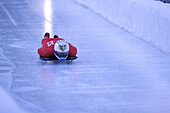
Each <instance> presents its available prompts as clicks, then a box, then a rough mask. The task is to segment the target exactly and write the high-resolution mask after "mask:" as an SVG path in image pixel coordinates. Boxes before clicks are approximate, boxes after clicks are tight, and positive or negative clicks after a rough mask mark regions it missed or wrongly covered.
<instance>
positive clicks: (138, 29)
mask: <svg viewBox="0 0 170 113" xmlns="http://www.w3.org/2000/svg"><path fill="white" fill-rule="evenodd" d="M76 2H77V3H79V4H81V5H82V6H84V7H86V8H88V9H90V10H92V11H93V12H95V13H96V14H98V15H100V16H102V17H103V18H104V19H106V20H107V21H109V22H111V23H112V24H115V25H117V26H118V27H120V28H122V29H125V30H126V31H128V32H130V33H132V34H134V35H136V36H137V37H138V38H140V39H142V40H144V41H145V42H147V43H149V44H150V45H152V46H154V47H156V48H157V49H159V50H161V51H163V52H164V53H167V54H169V55H170V13H169V11H170V4H164V3H162V2H160V1H154V0H76Z"/></svg>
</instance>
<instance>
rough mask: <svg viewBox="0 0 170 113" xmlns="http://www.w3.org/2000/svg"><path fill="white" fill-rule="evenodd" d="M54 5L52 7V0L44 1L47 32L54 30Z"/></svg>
mask: <svg viewBox="0 0 170 113" xmlns="http://www.w3.org/2000/svg"><path fill="white" fill-rule="evenodd" d="M51 14H52V7H51V0H46V1H45V2H44V16H45V22H44V30H45V32H49V33H51V32H52V24H51V22H52V15H51Z"/></svg>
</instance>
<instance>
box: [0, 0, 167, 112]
mask: <svg viewBox="0 0 170 113" xmlns="http://www.w3.org/2000/svg"><path fill="white" fill-rule="evenodd" d="M0 17H1V18H0V34H1V35H0V47H1V48H2V51H0V56H3V57H6V58H7V59H9V60H7V59H6V58H1V57H0V86H1V87H3V88H4V89H5V90H7V91H8V92H9V93H10V95H12V96H11V97H12V98H14V99H13V100H15V102H16V103H17V105H19V106H20V107H21V108H24V110H28V111H29V112H31V113H169V111H170V107H169V105H170V96H169V91H170V76H169V74H170V58H169V57H168V56H166V55H164V54H163V53H162V52H160V51H158V50H157V49H155V48H153V47H152V46H150V45H148V44H146V43H145V42H143V41H141V40H139V39H138V38H136V37H135V36H134V35H131V34H129V33H127V32H125V31H124V30H122V29H120V28H118V27H116V26H115V25H113V24H112V23H108V21H106V20H104V19H103V18H101V17H99V16H98V15H96V14H94V13H93V12H92V11H91V10H88V9H87V8H84V7H82V6H80V4H77V3H75V1H74V0H1V6H0ZM44 32H50V33H51V35H52V36H51V37H53V35H54V34H58V35H59V36H60V37H62V38H64V39H66V40H67V41H68V42H70V43H71V44H73V45H74V46H76V47H77V49H78V59H76V60H75V61H73V62H72V63H71V62H57V61H56V62H46V63H45V62H43V61H41V60H40V59H39V56H38V54H37V49H38V48H39V47H41V39H42V38H43V35H44ZM4 54H5V55H4ZM11 64H12V65H11ZM11 67H14V68H13V69H12V72H11ZM5 95H8V94H5ZM0 96H1V93H0ZM6 104H8V102H7V103H5V105H6ZM9 104H12V103H11V102H9ZM14 113H15V111H14Z"/></svg>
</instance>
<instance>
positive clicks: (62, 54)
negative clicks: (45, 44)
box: [54, 40, 69, 60]
mask: <svg viewBox="0 0 170 113" xmlns="http://www.w3.org/2000/svg"><path fill="white" fill-rule="evenodd" d="M54 54H55V56H56V57H57V58H58V59H59V60H65V59H67V57H68V54H69V45H68V43H67V42H66V41H64V40H59V41H57V42H56V43H55V45H54Z"/></svg>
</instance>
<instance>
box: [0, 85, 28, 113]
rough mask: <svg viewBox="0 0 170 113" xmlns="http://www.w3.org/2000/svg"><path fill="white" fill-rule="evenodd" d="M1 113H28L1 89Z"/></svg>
mask: <svg viewBox="0 0 170 113" xmlns="http://www.w3.org/2000/svg"><path fill="white" fill-rule="evenodd" d="M0 100H1V102H0V113H28V112H26V111H24V110H22V109H21V108H20V107H18V105H17V104H16V102H15V101H14V100H13V99H12V98H11V97H10V95H9V93H7V92H5V91H4V90H3V89H2V88H1V87H0Z"/></svg>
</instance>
